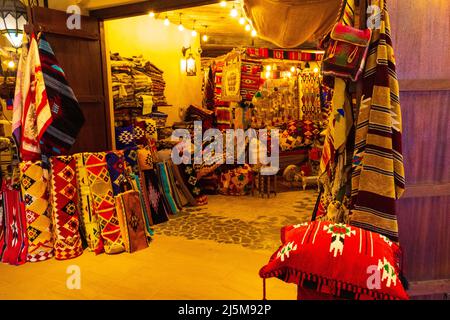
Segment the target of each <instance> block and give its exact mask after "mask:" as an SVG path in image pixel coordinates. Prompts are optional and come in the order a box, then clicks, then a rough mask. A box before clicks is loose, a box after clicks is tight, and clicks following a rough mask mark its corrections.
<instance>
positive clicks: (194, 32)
mask: <svg viewBox="0 0 450 320" xmlns="http://www.w3.org/2000/svg"><path fill="white" fill-rule="evenodd" d="M191 35H192V37H194V38H195V37H196V36H197V31H195V30H192V32H191Z"/></svg>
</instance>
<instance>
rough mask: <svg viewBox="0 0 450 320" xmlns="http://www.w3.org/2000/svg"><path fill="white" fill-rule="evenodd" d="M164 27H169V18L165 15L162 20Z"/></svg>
mask: <svg viewBox="0 0 450 320" xmlns="http://www.w3.org/2000/svg"><path fill="white" fill-rule="evenodd" d="M164 25H165V26H166V27H168V26H169V25H170V21H169V17H168V16H167V14H166V18H165V19H164Z"/></svg>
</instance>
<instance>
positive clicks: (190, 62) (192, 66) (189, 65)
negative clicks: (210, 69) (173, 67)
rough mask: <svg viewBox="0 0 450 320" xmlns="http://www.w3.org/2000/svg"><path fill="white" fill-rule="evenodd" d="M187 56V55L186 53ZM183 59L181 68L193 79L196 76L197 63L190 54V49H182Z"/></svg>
mask: <svg viewBox="0 0 450 320" xmlns="http://www.w3.org/2000/svg"><path fill="white" fill-rule="evenodd" d="M188 51H189V54H188V55H187V52H188ZM182 53H183V57H184V59H183V60H182V62H181V66H182V68H183V69H184V70H183V71H185V72H186V75H187V76H188V77H195V76H196V75H197V61H196V60H195V57H194V55H193V54H192V50H191V47H188V48H184V47H183V49H182Z"/></svg>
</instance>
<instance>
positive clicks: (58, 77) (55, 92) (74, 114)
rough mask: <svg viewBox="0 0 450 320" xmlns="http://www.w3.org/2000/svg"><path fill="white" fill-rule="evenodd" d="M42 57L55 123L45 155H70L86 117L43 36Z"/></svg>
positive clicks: (44, 141) (44, 144)
mask: <svg viewBox="0 0 450 320" xmlns="http://www.w3.org/2000/svg"><path fill="white" fill-rule="evenodd" d="M39 57H40V60H41V64H42V72H43V74H44V81H45V89H46V91H47V97H48V101H49V105H50V108H51V112H52V119H53V120H52V124H51V125H50V126H49V127H48V129H47V131H46V132H45V133H44V134H43V136H42V144H41V149H42V153H43V154H46V155H61V154H67V153H68V151H69V150H70V148H71V147H72V145H73V144H74V143H75V139H76V137H77V135H78V133H79V132H80V129H81V128H82V126H83V124H84V116H83V113H82V112H81V109H80V106H79V104H78V101H77V98H76V97H75V94H74V93H73V91H72V88H71V87H70V86H69V83H68V82H67V79H66V75H65V74H64V70H63V69H62V68H61V66H60V65H59V63H58V60H57V59H56V57H55V54H54V53H53V50H52V48H51V46H50V44H49V43H48V42H47V41H46V39H45V37H44V36H43V35H42V36H41V38H40V40H39Z"/></svg>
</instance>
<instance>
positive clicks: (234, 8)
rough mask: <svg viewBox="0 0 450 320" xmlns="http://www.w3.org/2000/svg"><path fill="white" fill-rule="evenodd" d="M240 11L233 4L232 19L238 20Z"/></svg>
mask: <svg viewBox="0 0 450 320" xmlns="http://www.w3.org/2000/svg"><path fill="white" fill-rule="evenodd" d="M238 14H239V13H238V11H237V9H236V6H235V5H234V4H233V9H231V11H230V16H231V17H233V18H236V17H237V16H238Z"/></svg>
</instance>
